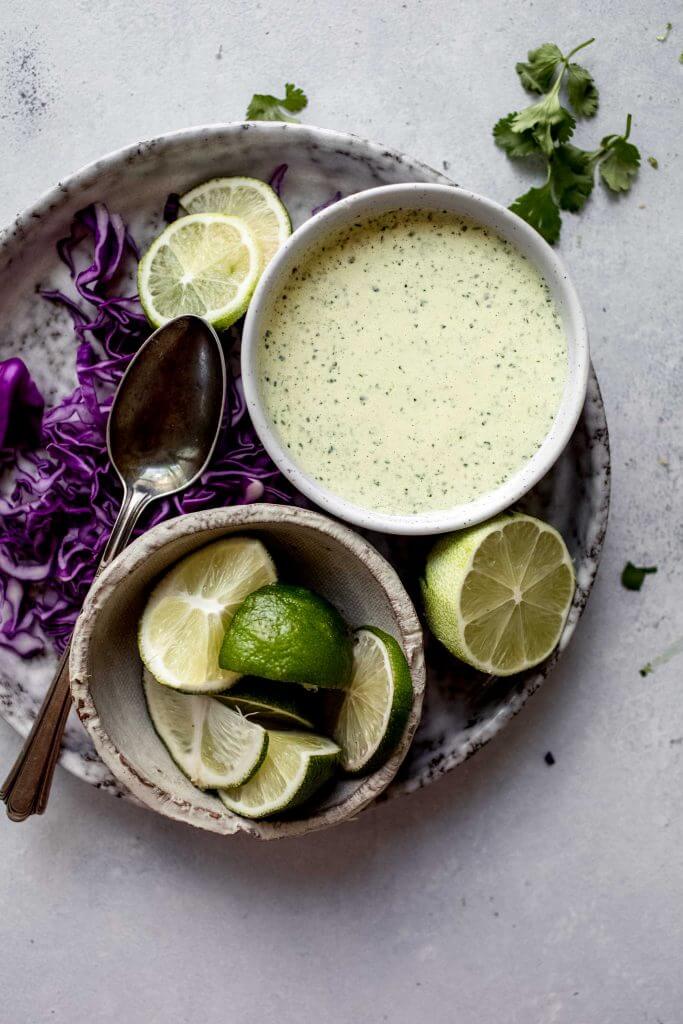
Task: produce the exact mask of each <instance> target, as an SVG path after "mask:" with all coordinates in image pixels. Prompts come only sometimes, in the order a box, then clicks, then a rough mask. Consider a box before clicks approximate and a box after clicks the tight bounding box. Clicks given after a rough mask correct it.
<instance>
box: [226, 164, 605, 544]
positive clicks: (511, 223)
mask: <svg viewBox="0 0 683 1024" xmlns="http://www.w3.org/2000/svg"><path fill="white" fill-rule="evenodd" d="M398 209H409V210H415V209H419V210H424V209H438V210H448V211H450V212H452V213H454V214H458V215H460V216H465V217H469V218H471V219H472V220H475V221H477V222H479V223H480V224H484V225H486V226H487V227H490V228H492V229H493V230H494V231H495V232H496V233H497V234H498V235H500V236H501V237H502V238H505V239H507V241H509V242H511V243H512V244H513V245H515V246H516V247H517V248H518V249H519V251H520V252H521V253H523V254H524V255H525V256H526V257H527V258H528V259H529V260H530V262H531V263H532V264H533V265H534V266H535V267H536V268H537V269H538V270H539V271H540V273H541V274H542V276H543V277H544V278H545V280H546V282H547V283H548V286H549V288H550V291H551V293H552V295H553V299H554V301H555V304H556V306H557V309H558V312H559V313H560V316H561V318H562V323H563V327H564V331H565V334H566V337H567V347H568V358H569V366H568V373H567V381H566V384H565V388H564V393H563V395H562V400H561V402H560V407H559V409H558V411H557V414H556V416H555V419H554V421H553V424H552V426H551V428H550V431H549V433H548V434H547V436H546V438H545V440H544V442H543V444H542V445H541V447H540V448H539V450H538V451H537V452H536V454H535V455H534V456H533V457H532V458H531V459H529V460H528V462H526V463H524V465H523V466H522V467H521V469H519V470H518V471H517V472H516V473H515V474H514V475H513V476H511V477H510V478H509V479H508V480H507V481H506V482H505V483H504V484H502V485H501V486H500V487H497V488H496V489H495V490H493V491H489V492H488V493H486V494H484V495H481V496H480V497H478V498H476V499H475V500H474V501H470V502H467V503H465V504H461V505H457V506H455V507H453V508H449V509H439V510H436V511H428V512H423V513H419V514H417V515H388V514H386V513H382V512H376V511H373V510H371V509H367V508H363V507H362V506H360V505H356V504H354V503H353V502H350V501H348V500H347V499H346V498H343V497H341V496H340V495H338V494H335V493H334V492H333V491H331V490H329V489H328V488H326V487H323V486H322V485H321V484H320V483H318V481H316V480H315V479H314V478H313V477H311V476H310V475H309V474H308V473H307V472H306V470H305V469H304V468H303V467H302V466H300V465H299V464H298V463H297V462H295V461H294V460H293V459H292V457H291V455H290V454H289V452H288V451H287V449H286V448H285V447H284V445H283V444H282V442H281V440H280V437H279V435H278V433H277V431H276V430H275V428H274V427H273V425H272V423H271V421H270V419H269V417H268V415H267V413H266V411H265V408H264V405H263V403H262V400H261V393H260V387H259V380H258V373H257V350H258V345H259V342H260V339H261V337H262V336H263V332H264V330H265V329H266V325H267V322H268V320H269V316H270V312H271V306H272V302H273V301H274V299H275V298H276V297H277V295H278V294H279V293H280V292H281V290H282V288H283V287H284V286H285V284H286V282H287V280H288V278H289V276H290V273H291V270H292V268H293V267H295V266H296V265H297V264H300V263H301V261H302V260H303V259H304V258H305V256H306V254H307V252H309V251H310V250H311V249H312V248H315V247H316V246H317V245H318V244H319V243H320V242H321V241H322V240H323V239H324V238H326V237H328V236H329V235H331V234H333V233H334V232H336V231H338V230H339V229H341V228H344V227H345V226H346V225H348V224H349V223H350V222H352V221H353V220H356V219H358V218H365V217H370V216H377V215H379V214H382V213H386V212H388V211H390V210H398ZM588 370H589V351H588V332H587V329H586V322H585V319H584V315H583V311H582V309H581V305H580V303H579V299H578V296H577V294H576V291H575V289H574V286H573V284H572V282H571V280H570V278H569V274H568V273H567V270H566V268H565V266H564V264H563V263H562V261H561V260H560V258H559V256H557V254H556V253H555V252H554V251H553V250H552V249H551V248H550V246H549V245H548V244H547V243H546V242H545V241H544V240H543V239H542V238H541V236H540V235H539V234H538V233H537V232H536V231H535V230H534V229H533V228H531V227H529V225H528V224H527V223H526V222H525V221H523V220H521V219H520V218H519V217H517V215H516V214H514V213H511V212H510V211H509V210H506V209H505V208H504V207H502V206H499V205H498V203H494V202H492V200H490V199H485V198H484V197H483V196H479V195H476V194H475V193H474V192H468V191H467V190H465V189H462V188H456V187H455V186H448V185H423V184H416V183H410V184H405V185H386V186H384V187H382V188H374V189H369V190H367V191H365V192H358V193H356V194H355V195H352V196H349V197H348V198H347V199H342V200H340V202H338V203H336V204H335V205H334V206H331V207H329V208H328V209H327V210H324V211H323V212H322V213H320V214H318V215H317V216H316V217H313V218H312V219H311V220H309V221H307V222H306V223H305V224H304V225H303V226H302V227H300V228H299V229H298V230H297V231H295V232H294V234H293V235H292V236H291V237H290V238H289V239H288V240H287V242H286V243H285V244H284V245H283V247H282V248H281V249H280V251H279V252H278V253H277V255H276V256H275V258H274V259H273V260H272V262H271V263H270V265H269V266H268V268H267V270H266V272H265V273H264V275H263V277H262V278H261V281H260V282H259V285H258V287H257V289H256V292H255V293H254V297H253V299H252V301H251V305H250V306H249V312H248V314H247V317H246V321H245V325H244V333H243V337H242V381H243V383H244V393H245V397H246V401H247V405H248V408H249V413H250V415H251V418H252V420H253V423H254V427H255V428H256V431H257V433H258V435H259V437H260V438H261V441H262V442H263V445H264V447H265V448H266V450H267V452H268V454H269V455H270V456H271V458H272V459H273V461H274V462H275V463H277V465H278V466H279V468H280V469H281V470H282V472H283V473H284V474H285V476H287V477H288V478H289V479H290V480H291V482H292V483H293V484H294V486H295V487H297V488H298V489H299V490H300V491H301V492H302V493H303V494H305V495H306V496H307V497H308V498H310V499H311V501H314V502H315V503H316V505H318V506H320V507H321V508H323V509H325V510H326V511H327V512H331V513H332V514H333V515H335V516H338V517H339V518H340V519H345V520H347V521H348V522H350V523H354V524H355V525H356V526H362V527H366V528H367V529H371V530H378V531H380V532H382V533H394V534H432V533H446V532H447V531H449V530H459V529H462V528H464V527H466V526H471V525H472V524H474V523H480V522H482V521H483V520H485V519H488V518H489V517H490V516H493V515H496V513H498V512H501V511H502V510H503V509H505V508H507V507H508V506H509V505H512V504H513V503H514V502H515V501H517V500H518V499H519V498H521V497H522V495H523V494H526V492H527V491H529V490H530V489H531V488H532V487H533V486H534V485H535V484H536V483H538V481H539V480H540V479H541V477H542V476H544V474H545V473H547V472H548V470H549V469H550V467H551V466H552V465H553V463H554V462H555V461H556V460H557V458H558V456H559V455H560V453H561V452H562V450H563V448H564V447H565V445H566V444H567V442H568V441H569V439H570V437H571V435H572V432H573V430H574V427H575V426H576V423H577V420H578V418H579V415H580V413H581V409H582V408H583V403H584V400H585V397H586V387H587V383H588ZM427 414H428V409H427V406H426V405H425V415H427Z"/></svg>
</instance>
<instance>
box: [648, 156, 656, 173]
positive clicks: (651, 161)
mask: <svg viewBox="0 0 683 1024" xmlns="http://www.w3.org/2000/svg"><path fill="white" fill-rule="evenodd" d="M647 162H648V163H649V165H650V167H654V169H655V170H656V171H657V170H659V160H658V159H657V157H656V156H649V157H648V158H647Z"/></svg>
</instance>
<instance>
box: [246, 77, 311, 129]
mask: <svg viewBox="0 0 683 1024" xmlns="http://www.w3.org/2000/svg"><path fill="white" fill-rule="evenodd" d="M307 104H308V97H307V96H306V94H305V92H304V91H303V89H299V88H298V87H297V86H296V85H294V84H293V83H292V82H287V83H286V85H285V95H284V97H283V98H282V99H279V98H278V97H277V96H270V95H269V94H267V93H255V94H254V96H252V98H251V103H250V104H249V106H248V107H247V115H246V117H247V121H298V118H297V117H292V116H291V115H292V114H298V113H300V112H301V111H302V110H303V109H304V107H305V106H306V105H307Z"/></svg>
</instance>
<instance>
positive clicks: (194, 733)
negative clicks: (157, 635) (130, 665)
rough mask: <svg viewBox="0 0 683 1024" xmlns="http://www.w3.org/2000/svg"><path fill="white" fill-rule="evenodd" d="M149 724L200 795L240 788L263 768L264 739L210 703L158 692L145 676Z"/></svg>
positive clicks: (239, 717)
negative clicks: (207, 792)
mask: <svg viewBox="0 0 683 1024" xmlns="http://www.w3.org/2000/svg"><path fill="white" fill-rule="evenodd" d="M143 679H144V691H145V698H146V700H147V708H148V710H149V716H150V718H151V719H152V724H153V725H154V728H155V729H156V731H157V732H158V734H159V737H160V739H161V741H162V742H163V744H164V745H165V747H166V749H167V750H168V752H169V754H170V755H171V757H172V758H173V760H174V761H175V763H176V764H177V765H178V767H179V768H180V770H181V771H182V772H184V773H185V775H187V777H188V779H190V781H191V782H193V783H194V784H195V786H199V788H200V789H216V788H218V787H219V786H241V785H244V783H245V782H247V781H248V780H249V779H250V778H251V777H252V776H253V775H254V773H255V772H256V771H258V768H259V767H260V765H261V764H262V763H263V760H264V758H265V756H266V751H267V750H268V733H267V732H266V730H265V729H263V728H262V727H261V726H260V725H257V724H256V722H250V721H249V719H247V718H245V717H244V716H243V715H241V714H240V713H239V711H234V710H233V709H232V708H228V707H226V706H225V705H224V704H221V703H220V701H217V700H214V699H213V697H193V696H190V695H188V694H186V693H178V692H177V691H174V690H170V689H169V688H168V686H160V685H159V683H157V681H156V680H155V679H154V678H153V676H152V675H151V674H150V673H149V672H148V671H146V670H145V673H144V677H143Z"/></svg>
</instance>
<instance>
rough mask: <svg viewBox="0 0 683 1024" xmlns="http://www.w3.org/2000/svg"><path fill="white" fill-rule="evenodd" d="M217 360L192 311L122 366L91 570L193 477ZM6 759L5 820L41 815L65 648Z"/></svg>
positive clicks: (55, 749) (200, 466) (202, 458)
mask: <svg viewBox="0 0 683 1024" xmlns="http://www.w3.org/2000/svg"><path fill="white" fill-rule="evenodd" d="M225 388H226V373H225V360H224V359H223V352H222V349H221V345H220V342H219V340H218V336H217V335H216V332H215V331H214V330H213V328H212V327H210V326H209V324H207V323H206V321H204V320H202V319H201V318H200V317H198V316H179V317H176V319H175V320H171V321H170V322H169V323H167V324H166V325H165V326H164V327H161V328H159V330H158V331H155V332H154V334H152V335H151V336H150V337H149V338H148V339H147V341H146V342H145V343H144V345H142V347H141V348H140V349H139V351H138V352H137V353H136V355H135V357H134V359H132V360H131V362H130V364H129V365H128V367H127V369H126V372H125V374H124V375H123V377H122V379H121V382H120V383H119V387H118V390H117V392H116V395H115V397H114V402H113V405H112V408H111V411H110V413H109V421H108V423H107V451H108V453H109V458H110V459H111V462H112V465H113V466H114V469H115V470H116V472H117V473H118V475H119V476H120V478H121V482H122V484H123V501H122V503H121V508H120V509H119V514H118V516H117V518H116V522H115V523H114V527H113V529H112V532H111V536H110V537H109V540H108V542H107V545H106V547H105V549H104V553H103V554H102V558H101V560H100V564H99V566H98V568H97V573H96V575H99V574H100V573H101V572H102V570H103V569H104V568H105V567H106V566H107V565H109V563H110V562H111V561H112V560H113V559H114V558H115V557H116V556H117V555H118V554H119V552H120V551H121V549H122V548H123V547H125V545H126V544H127V543H128V541H129V539H130V536H131V534H132V532H133V529H134V528H135V524H136V523H137V521H138V518H139V517H140V513H141V512H142V511H143V509H145V508H146V507H147V505H149V503H150V502H152V501H156V500H157V499H159V498H166V497H168V496H169V495H171V494H176V493H177V492H178V491H181V490H183V489H184V488H185V487H188V486H189V485H190V484H191V483H194V481H195V480H196V479H197V478H198V477H199V476H201V474H202V473H203V472H204V470H205V468H206V465H207V463H208V461H209V459H210V458H211V455H212V454H213V450H214V448H215V446H216V441H217V440H218V433H219V430H220V425H221V419H222V416H223V406H224V404H225ZM70 646H71V644H70V643H69V645H68V646H67V649H66V650H65V652H64V654H63V655H62V657H61V660H60V662H59V665H58V667H57V671H56V674H55V677H54V680H53V682H52V685H51V687H50V689H49V690H48V692H47V694H46V696H45V700H44V701H43V704H42V706H41V708H40V710H39V712H38V714H37V716H36V720H35V722H34V723H33V728H32V729H31V732H30V733H29V735H28V736H27V738H26V742H25V743H24V746H23V747H22V749H21V752H20V754H19V756H18V757H17V760H16V761H15V763H14V767H13V768H12V770H11V772H10V773H9V775H8V776H7V779H6V780H5V783H4V785H3V787H2V789H1V790H0V799H2V800H4V801H5V803H6V804H7V814H8V817H10V818H11V819H12V821H24V820H25V819H26V818H28V817H29V816H30V815H31V814H42V813H43V811H44V810H45V807H46V805H47V800H48V797H49V795H50V785H51V783H52V776H53V773H54V769H55V764H56V763H57V758H58V756H59V750H60V747H61V741H62V734H63V732H64V727H65V725H66V720H67V717H68V714H69V709H70V707H71V691H70V689H69V648H70Z"/></svg>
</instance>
